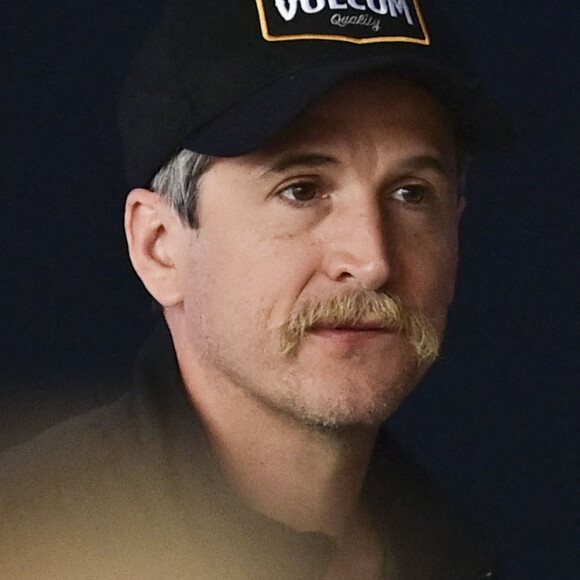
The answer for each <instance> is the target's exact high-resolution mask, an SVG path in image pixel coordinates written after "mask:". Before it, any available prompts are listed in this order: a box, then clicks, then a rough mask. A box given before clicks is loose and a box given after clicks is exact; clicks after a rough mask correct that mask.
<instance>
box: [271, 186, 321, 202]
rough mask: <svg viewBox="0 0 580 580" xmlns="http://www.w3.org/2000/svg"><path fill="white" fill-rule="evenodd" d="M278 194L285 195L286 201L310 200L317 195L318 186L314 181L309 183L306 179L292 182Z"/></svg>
mask: <svg viewBox="0 0 580 580" xmlns="http://www.w3.org/2000/svg"><path fill="white" fill-rule="evenodd" d="M279 195H281V196H282V197H285V198H286V199H287V200H288V201H293V202H307V201H312V200H313V199H315V198H316V197H317V195H318V187H317V185H316V184H315V183H310V182H308V181H305V182H300V183H293V184H292V185H289V186H288V187H286V188H285V189H283V190H282V191H281V192H280V194H279Z"/></svg>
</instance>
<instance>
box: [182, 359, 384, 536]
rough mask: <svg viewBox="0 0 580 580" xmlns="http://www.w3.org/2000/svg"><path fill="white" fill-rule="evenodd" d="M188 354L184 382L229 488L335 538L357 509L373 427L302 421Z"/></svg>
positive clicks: (297, 525) (258, 506)
mask: <svg viewBox="0 0 580 580" xmlns="http://www.w3.org/2000/svg"><path fill="white" fill-rule="evenodd" d="M178 358H179V357H178ZM187 360H188V365H187V368H181V371H182V375H183V378H184V382H185V385H186V388H187V390H188V393H189V396H190V399H191V400H192V402H193V404H194V406H195V408H196V411H197V413H198V414H199V416H200V419H201V422H202V425H203V427H204V430H205V432H206V436H207V438H208V442H209V445H210V448H211V451H212V453H213V455H214V457H215V459H216V462H217V464H218V465H219V467H220V470H221V472H222V474H223V476H224V477H225V479H226V480H227V481H228V483H229V484H230V485H231V486H232V488H233V489H234V490H235V491H236V492H237V493H238V494H239V496H240V497H241V498H242V499H243V500H244V501H245V502H246V503H247V504H248V505H249V506H250V507H252V508H253V509H255V510H256V511H258V512H260V513H262V514H263V515H265V516H267V517H270V518H271V519H274V520H276V521H278V522H280V523H283V524H285V525H287V526H289V527H291V528H292V529H294V530H296V531H310V532H322V533H325V534H327V535H329V536H331V537H333V538H335V539H337V540H338V539H340V538H341V537H342V536H343V534H344V533H345V530H346V527H347V525H348V524H349V522H353V519H354V520H356V519H357V518H358V517H359V515H360V516H361V517H362V513H363V506H362V504H361V501H360V499H361V498H360V494H361V489H362V486H363V482H364V478H365V475H366V472H367V469H368V465H369V461H370V456H371V453H372V448H373V444H374V440H375V437H376V429H371V428H362V427H360V428H359V427H356V428H354V427H353V428H349V429H337V430H329V429H323V428H318V427H313V426H309V425H305V424H302V423H300V422H299V421H297V420H296V419H293V418H290V417H288V416H286V415H284V414H282V413H279V412H276V411H273V410H271V409H270V408H268V407H266V405H265V404H264V403H262V402H261V401H259V400H258V399H257V398H256V397H254V396H253V395H251V394H247V393H246V392H245V391H244V390H243V389H241V388H239V387H237V386H235V385H232V384H231V383H230V382H229V381H227V380H224V378H223V377H220V376H218V375H217V373H216V376H208V373H207V369H203V368H201V367H198V366H197V365H194V364H192V363H193V361H192V359H191V358H189V359H187ZM192 367H193V368H192ZM210 374H211V373H210Z"/></svg>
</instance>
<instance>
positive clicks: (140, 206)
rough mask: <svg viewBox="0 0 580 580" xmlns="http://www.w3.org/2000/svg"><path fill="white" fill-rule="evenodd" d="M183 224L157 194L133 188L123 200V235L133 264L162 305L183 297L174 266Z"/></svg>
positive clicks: (148, 288)
mask: <svg viewBox="0 0 580 580" xmlns="http://www.w3.org/2000/svg"><path fill="white" fill-rule="evenodd" d="M184 230H185V226H184V225H183V224H182V222H181V220H180V219H179V217H178V216H177V214H176V213H175V211H174V210H172V209H171V208H170V207H169V206H168V205H167V204H166V203H165V201H164V200H163V199H161V198H160V197H159V195H158V194H156V193H154V192H152V191H148V190H146V189H134V190H133V191H131V193H129V195H128V196H127V203H126V204H125V235H126V236H127V244H128V246H129V257H130V258H131V262H132V264H133V268H135V271H136V272H137V275H138V276H139V278H141V281H142V282H143V284H144V285H145V287H146V288H147V290H148V291H149V293H150V294H151V295H152V296H153V297H154V298H155V300H157V302H159V303H160V304H161V305H162V306H164V307H168V306H174V305H175V304H178V303H179V302H181V301H182V299H183V297H182V292H181V284H180V276H179V271H178V268H177V264H178V260H177V258H178V248H179V243H180V241H182V240H183V238H184V236H185V231H184Z"/></svg>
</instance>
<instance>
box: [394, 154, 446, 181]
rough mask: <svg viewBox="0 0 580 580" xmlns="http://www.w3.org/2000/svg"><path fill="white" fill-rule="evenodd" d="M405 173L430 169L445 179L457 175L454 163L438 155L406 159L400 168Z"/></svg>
mask: <svg viewBox="0 0 580 580" xmlns="http://www.w3.org/2000/svg"><path fill="white" fill-rule="evenodd" d="M400 169H401V170H402V171H404V172H407V171H420V170H423V169H430V170H432V171H435V172H436V173H439V174H440V175H442V176H443V177H446V178H450V177H451V176H452V175H453V174H454V173H455V166H454V161H451V160H449V161H447V160H446V159H445V158H444V157H441V156H438V155H417V156H415V157H410V158H409V159H405V160H404V161H403V162H402V163H401V166H400Z"/></svg>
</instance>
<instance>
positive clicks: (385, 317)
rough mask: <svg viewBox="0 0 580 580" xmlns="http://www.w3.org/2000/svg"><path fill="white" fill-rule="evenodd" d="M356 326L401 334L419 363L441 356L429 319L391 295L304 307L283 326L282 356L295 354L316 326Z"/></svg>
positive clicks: (359, 294) (345, 297)
mask: <svg viewBox="0 0 580 580" xmlns="http://www.w3.org/2000/svg"><path fill="white" fill-rule="evenodd" d="M357 324H364V326H368V327H369V328H380V329H384V330H386V331H389V332H396V333H399V334H402V335H403V336H405V337H406V339H407V340H408V342H409V343H410V344H411V346H412V347H413V349H414V350H415V353H416V355H417V363H418V364H423V363H432V362H433V361H434V360H435V359H436V358H437V356H438V354H439V349H440V346H441V339H440V337H439V333H438V332H437V329H436V327H435V325H434V324H433V322H432V321H431V320H430V319H429V318H428V317H427V316H425V315H424V314H422V313H421V312H417V311H415V310H412V309H409V308H406V307H404V306H403V305H402V303H401V300H400V299H399V298H398V297H397V296H394V295H392V294H387V293H380V294H379V293H374V294H370V293H362V292H351V293H348V294H343V295H341V296H335V297H333V298H330V299H328V300H324V301H312V302H307V303H306V304H304V305H302V306H301V308H300V309H299V310H297V311H296V312H294V313H292V314H291V315H290V317H289V319H288V320H287V321H286V322H285V323H284V324H282V326H281V327H280V337H281V347H282V353H283V354H284V355H286V356H293V355H295V354H296V352H297V351H298V347H299V346H300V344H301V343H302V340H303V339H304V336H305V335H306V333H307V332H309V331H311V330H313V329H315V328H316V327H324V328H341V327H349V326H355V325H357Z"/></svg>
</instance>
